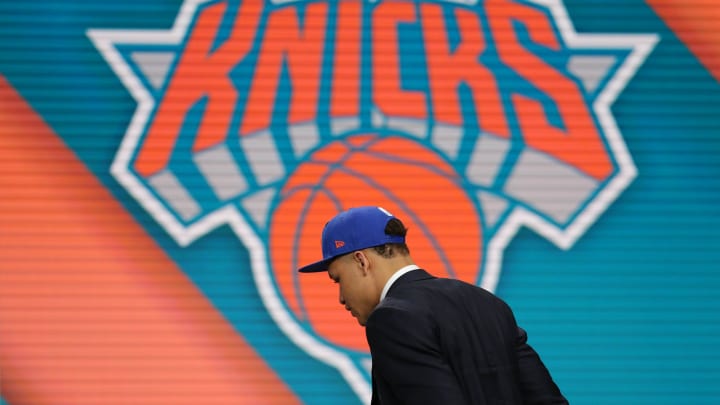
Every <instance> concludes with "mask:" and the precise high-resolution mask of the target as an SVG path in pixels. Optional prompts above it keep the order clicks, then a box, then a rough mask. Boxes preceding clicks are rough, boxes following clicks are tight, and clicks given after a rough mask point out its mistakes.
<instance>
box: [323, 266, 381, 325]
mask: <svg viewBox="0 0 720 405" xmlns="http://www.w3.org/2000/svg"><path fill="white" fill-rule="evenodd" d="M358 255H364V253H363V252H353V253H349V254H347V255H344V256H341V257H339V258H337V259H335V260H334V261H333V262H332V263H331V264H330V267H329V268H328V275H329V276H330V279H332V280H333V281H334V282H335V283H336V284H338V288H339V301H340V304H341V305H343V306H344V307H345V309H347V310H348V311H350V313H351V314H352V316H354V317H355V318H356V319H357V321H358V323H359V324H360V325H362V326H365V322H366V321H367V319H368V317H369V316H370V313H371V312H372V311H373V310H374V309H375V307H376V306H377V304H378V302H379V301H380V294H379V293H377V291H376V288H375V284H374V283H373V277H372V274H371V273H370V272H369V271H368V269H367V267H364V266H365V263H363V262H362V259H361V258H360V256H358ZM363 258H365V257H364V256H363Z"/></svg>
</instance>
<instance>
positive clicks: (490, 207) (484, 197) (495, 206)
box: [477, 191, 508, 228]
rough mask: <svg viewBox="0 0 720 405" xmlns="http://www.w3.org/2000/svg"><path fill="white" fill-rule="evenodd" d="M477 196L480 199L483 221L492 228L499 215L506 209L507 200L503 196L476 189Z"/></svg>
mask: <svg viewBox="0 0 720 405" xmlns="http://www.w3.org/2000/svg"><path fill="white" fill-rule="evenodd" d="M477 196H478V199H479V200H480V206H481V207H482V212H483V215H484V217H485V223H486V224H487V226H488V227H489V228H492V227H493V226H495V224H496V223H497V221H498V219H500V216H501V215H502V214H503V213H504V212H505V210H507V207H508V202H507V200H505V199H504V198H501V197H498V196H496V195H495V194H491V193H487V192H484V191H478V192H477Z"/></svg>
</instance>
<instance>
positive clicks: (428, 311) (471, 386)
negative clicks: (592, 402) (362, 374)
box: [365, 270, 567, 405]
mask: <svg viewBox="0 0 720 405" xmlns="http://www.w3.org/2000/svg"><path fill="white" fill-rule="evenodd" d="M365 330H366V335H367V339H368V343H369V345H370V351H371V354H372V363H373V371H372V380H373V396H372V404H373V405H378V404H382V405H391V404H412V405H421V404H438V405H454V404H506V405H509V404H567V400H566V399H565V398H564V397H563V395H562V394H561V393H560V390H559V389H558V387H557V385H556V384H555V383H554V382H553V380H552V377H551V376H550V373H549V372H548V370H547V369H546V368H545V366H544V365H543V363H542V361H541V360H540V357H539V356H538V355H537V353H536V352H535V350H533V349H532V347H530V346H529V345H528V344H527V335H526V333H525V331H524V330H522V329H521V328H519V327H518V326H517V323H516V321H515V317H514V315H513V313H512V311H511V309H510V307H509V306H508V305H507V304H506V303H505V302H503V301H502V300H501V299H500V298H498V297H496V296H495V295H493V294H492V293H490V292H488V291H486V290H484V289H482V288H480V287H477V286H474V285H471V284H468V283H465V282H462V281H459V280H453V279H446V278H437V277H433V276H431V275H430V274H428V273H427V272H425V271H423V270H414V271H411V272H409V273H407V274H405V275H403V276H401V277H400V278H399V279H398V280H397V281H396V282H395V283H394V284H393V285H392V287H391V288H390V290H389V291H388V294H387V296H386V297H385V299H384V300H383V301H382V302H381V303H380V304H379V305H378V306H377V308H375V310H374V311H373V312H372V313H371V314H370V317H369V318H368V320H367V323H366V329H365Z"/></svg>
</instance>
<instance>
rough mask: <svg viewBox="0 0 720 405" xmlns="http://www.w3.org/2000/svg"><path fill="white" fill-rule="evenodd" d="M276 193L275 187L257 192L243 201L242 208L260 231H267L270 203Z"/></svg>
mask: <svg viewBox="0 0 720 405" xmlns="http://www.w3.org/2000/svg"><path fill="white" fill-rule="evenodd" d="M276 192H277V190H275V188H274V187H270V188H266V189H264V190H260V191H257V192H255V193H254V194H251V195H249V196H247V197H245V198H244V199H243V200H242V207H243V208H245V211H247V213H248V214H250V218H251V219H252V220H253V222H255V224H256V225H257V226H258V227H259V228H260V229H265V227H266V226H267V219H268V215H269V213H270V212H269V211H270V203H271V202H272V200H273V198H274V197H275V193H276Z"/></svg>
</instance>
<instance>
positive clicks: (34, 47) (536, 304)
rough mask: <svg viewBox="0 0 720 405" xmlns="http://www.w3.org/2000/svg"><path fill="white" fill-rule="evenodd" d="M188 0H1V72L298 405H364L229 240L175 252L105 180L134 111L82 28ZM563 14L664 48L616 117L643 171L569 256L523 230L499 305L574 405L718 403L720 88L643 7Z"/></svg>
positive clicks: (133, 19)
mask: <svg viewBox="0 0 720 405" xmlns="http://www.w3.org/2000/svg"><path fill="white" fill-rule="evenodd" d="M181 4H182V2H181V1H157V0H142V1H139V0H133V1H124V2H90V1H74V2H72V1H66V2H58V1H48V0H39V1H33V2H14V1H0V72H1V73H2V74H3V75H5V76H6V77H7V79H8V80H9V81H10V83H11V84H12V85H13V86H14V87H15V88H16V89H18V91H19V92H20V93H21V94H22V96H23V97H25V98H26V99H27V100H28V101H29V102H30V104H31V105H32V106H33V107H34V108H35V109H36V110H37V111H38V112H39V113H40V114H41V115H42V116H43V117H44V119H45V120H46V121H47V122H48V123H49V125H50V126H51V127H52V128H53V129H54V130H55V131H56V132H57V133H58V134H59V135H60V136H61V137H62V138H63V140H64V142H65V143H66V144H67V145H68V146H69V147H70V148H72V149H73V150H74V151H75V153H76V154H77V156H78V157H79V158H80V159H81V160H82V161H83V162H84V163H85V165H87V167H88V168H89V169H90V170H91V171H92V172H93V173H94V174H95V175H96V176H97V177H98V179H100V181H101V182H102V183H103V184H104V185H105V186H106V187H107V188H108V189H109V190H110V191H111V192H112V193H113V195H114V196H115V197H116V198H117V199H118V200H119V201H121V202H122V204H123V205H124V206H125V207H126V208H127V209H128V211H129V212H131V213H132V215H133V216H134V218H135V219H136V220H137V221H138V222H139V223H140V224H141V225H142V226H143V227H144V228H145V229H146V230H147V232H148V233H149V234H150V235H152V237H153V238H154V239H155V240H156V241H157V242H158V244H159V245H160V246H162V247H163V248H164V249H165V251H166V252H167V253H168V254H169V255H170V256H171V257H172V259H173V260H174V261H175V262H177V263H178V265H179V266H180V267H181V268H182V269H183V270H184V271H185V272H186V273H187V274H188V275H189V276H190V277H191V278H192V279H193V280H194V281H195V282H196V283H197V284H198V285H199V286H200V287H201V289H202V290H203V291H204V292H205V294H207V296H208V297H209V298H210V299H211V300H212V302H213V303H214V304H215V305H216V306H217V308H218V309H219V310H221V311H222V312H223V314H224V315H225V316H226V317H227V318H228V319H229V320H230V321H231V322H232V323H233V325H234V326H235V327H236V328H237V330H238V331H239V332H240V333H242V335H243V336H244V337H245V338H246V339H247V340H248V342H249V343H250V344H251V345H252V346H253V347H254V348H255V349H256V350H257V351H258V352H259V353H260V354H261V355H262V356H263V357H264V358H265V359H266V360H267V361H268V363H269V364H270V365H271V366H272V367H273V368H274V369H275V370H276V371H277V372H278V374H279V375H280V376H281V377H282V379H283V380H285V381H286V382H287V383H288V385H289V386H290V387H291V388H292V390H293V391H294V392H296V393H297V394H298V395H299V396H300V398H301V399H302V400H303V401H304V402H306V403H308V404H337V403H342V404H351V403H358V400H357V398H356V397H355V395H354V393H353V392H352V391H351V390H350V388H349V387H348V386H347V384H346V383H345V381H344V379H343V378H342V377H341V376H340V375H339V374H338V373H337V372H336V371H335V370H334V369H333V368H331V367H329V366H327V365H325V364H323V363H320V362H318V361H316V360H314V359H313V358H311V357H309V356H308V355H307V354H305V352H303V351H302V350H300V349H299V348H297V347H296V346H295V345H294V344H293V343H292V342H290V341H289V340H288V339H287V337H286V336H285V335H284V334H283V333H282V332H281V331H280V330H279V329H278V328H277V326H276V325H275V323H274V322H273V321H272V319H270V317H269V315H268V313H267V312H266V310H265V307H264V306H263V305H262V303H261V301H260V298H259V296H258V294H257V292H256V289H255V283H254V281H253V280H252V276H251V274H250V269H249V263H248V253H247V251H246V249H245V248H244V247H243V246H242V244H241V243H240V242H239V241H238V239H237V237H236V235H235V234H234V233H233V232H232V231H230V229H229V228H227V227H221V228H219V229H217V230H216V231H214V232H212V233H211V234H209V235H207V236H205V237H203V238H201V239H199V240H197V241H196V242H194V243H193V244H191V245H190V246H188V247H186V248H181V247H179V246H178V245H177V243H176V242H175V241H174V240H172V239H171V238H170V236H169V235H168V234H166V233H165V231H164V230H163V229H162V228H160V227H159V226H158V224H157V223H155V221H154V220H153V219H152V218H150V217H149V216H148V214H147V213H146V212H145V211H144V210H143V209H142V208H141V207H140V206H139V205H138V204H137V203H136V202H135V201H134V200H133V199H132V198H131V197H130V196H129V195H128V194H127V193H126V192H125V190H124V189H122V188H121V187H120V186H119V185H118V184H117V182H116V181H115V180H114V178H112V177H111V176H110V174H109V166H110V163H111V162H112V159H113V158H114V155H115V153H116V151H117V148H118V145H119V144H120V142H121V139H122V137H123V135H124V134H125V131H126V129H127V126H128V123H129V120H130V118H131V117H132V115H133V112H134V110H135V107H136V103H135V101H134V100H133V99H132V98H131V96H130V95H129V93H128V91H127V90H126V89H125V87H124V86H123V85H122V84H121V82H120V80H119V79H118V78H117V77H116V75H115V74H114V73H113V72H112V71H111V69H110V67H109V66H108V64H107V63H106V62H105V60H103V58H102V56H101V55H100V54H99V52H98V51H97V49H96V48H95V47H94V46H93V45H92V43H91V42H90V40H89V39H88V37H87V36H86V31H87V29H90V28H100V29H127V30H131V29H168V28H170V27H171V26H172V24H173V22H174V20H175V17H176V15H177V12H178V10H179V7H180V5H181ZM565 5H566V6H567V10H568V12H569V15H570V17H571V19H572V22H573V24H574V26H575V28H576V30H577V31H578V32H580V33H618V34H626V33H637V34H648V33H655V34H657V35H659V37H660V41H659V43H658V44H657V45H656V47H655V49H654V51H653V52H652V53H651V54H650V56H649V57H648V59H647V60H646V61H645V63H644V64H643V65H642V66H641V67H640V69H639V70H638V72H637V74H636V75H635V77H634V78H632V79H631V80H630V81H629V83H628V85H627V86H626V88H625V89H624V90H623V91H622V92H621V93H620V95H619V97H618V99H617V101H616V102H615V103H614V105H613V106H612V112H613V114H614V116H615V119H616V121H617V123H618V126H619V128H620V132H621V133H622V136H623V138H624V140H625V142H626V144H627V147H628V150H629V151H630V154H631V155H632V157H633V159H634V161H635V164H636V166H637V168H638V173H639V175H638V177H637V178H636V179H635V181H634V182H633V183H632V184H631V185H630V186H629V187H628V188H627V189H626V190H625V191H624V192H623V193H622V194H621V195H620V197H619V198H618V200H617V201H615V202H614V203H613V204H612V205H611V206H610V207H609V208H608V210H607V211H606V212H605V213H604V214H603V215H602V216H601V217H600V219H599V220H598V221H597V222H596V223H595V224H594V225H593V226H591V227H590V228H589V229H588V231H587V232H586V233H585V234H584V235H583V236H582V237H581V238H580V239H579V240H578V241H577V243H576V244H575V245H574V246H573V247H572V248H570V249H569V250H567V251H564V250H561V249H559V248H557V247H556V246H554V245H553V244H552V243H550V242H549V241H547V240H545V239H543V238H542V237H541V236H538V235H536V234H534V233H533V232H532V231H529V230H521V231H520V232H519V233H518V235H517V237H516V238H515V239H514V240H513V241H512V243H511V244H510V245H509V246H508V247H507V250H506V251H505V255H504V263H503V265H502V269H503V272H502V276H501V279H500V284H499V286H498V289H497V291H496V293H497V294H498V295H499V296H501V297H503V298H504V299H506V300H507V301H508V302H509V303H510V305H511V306H512V307H513V308H514V310H515V312H516V316H517V318H518V321H519V323H520V324H521V325H522V326H523V327H524V328H525V329H527V330H528V332H529V335H530V343H531V344H532V345H533V346H534V347H535V348H536V349H537V350H538V352H540V354H541V355H542V357H543V359H544V361H545V363H546V365H547V366H548V368H549V369H550V370H551V372H552V374H553V377H554V378H555V380H556V382H557V383H558V385H559V386H560V387H561V389H562V390H563V392H564V393H565V394H566V396H567V397H568V399H569V400H570V402H571V403H572V404H633V405H634V404H716V403H720V384H718V382H720V348H718V343H719V341H720V339H719V338H720V323H719V322H718V320H719V318H718V313H719V312H720V294H718V292H717V291H718V288H720V274H719V272H718V269H720V265H719V264H718V263H720V208H719V206H720V204H718V203H719V202H720V136H719V135H720V116H719V114H718V112H719V111H720V85H719V84H718V82H717V81H715V80H714V79H713V78H712V76H711V75H710V74H709V73H708V72H707V71H706V70H705V69H704V68H703V67H702V66H701V65H700V63H699V61H698V60H697V59H696V58H695V57H694V56H693V55H692V54H691V53H690V52H689V50H688V49H687V48H686V47H685V45H683V44H682V43H681V42H680V41H679V40H678V39H677V38H676V37H675V35H674V34H673V33H672V32H671V31H670V30H668V28H667V27H666V26H665V24H664V23H663V22H662V21H661V20H660V19H659V18H658V17H657V16H656V15H655V14H654V12H653V11H652V10H651V9H650V8H649V7H648V6H647V5H646V4H645V3H644V2H643V1H639V0H612V1H599V0H597V1H588V0H568V1H565ZM0 175H2V174H0ZM208 258H213V259H212V260H208ZM0 378H1V376H0ZM1 389H2V384H1V381H0V390H1ZM0 403H2V404H3V405H4V404H5V402H1V401H0ZM59 403H62V399H59ZM10 405H19V404H10Z"/></svg>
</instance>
